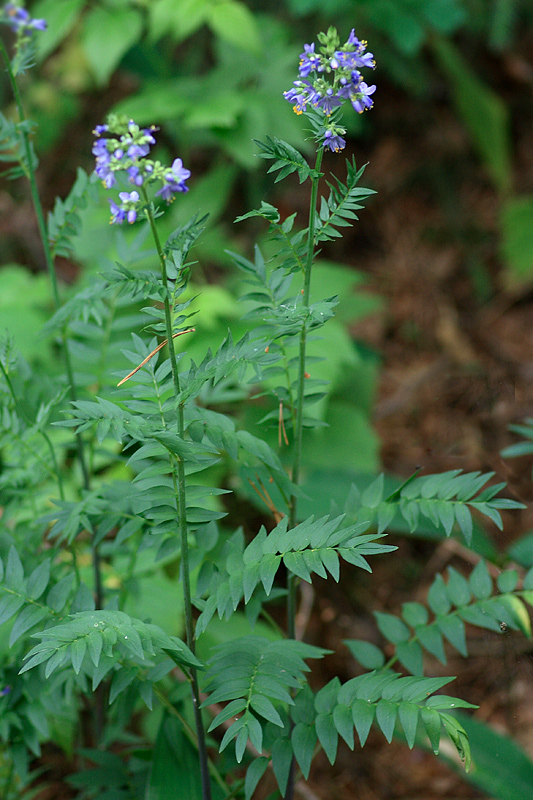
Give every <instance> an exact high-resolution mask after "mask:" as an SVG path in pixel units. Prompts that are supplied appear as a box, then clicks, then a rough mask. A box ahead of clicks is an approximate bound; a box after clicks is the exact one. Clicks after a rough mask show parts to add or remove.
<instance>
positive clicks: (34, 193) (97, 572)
mask: <svg viewBox="0 0 533 800" xmlns="http://www.w3.org/2000/svg"><path fill="white" fill-rule="evenodd" d="M0 52H1V53H2V57H3V59H4V62H5V65H6V68H7V74H8V78H9V83H10V85H11V89H12V92H13V97H14V98H15V103H16V106H17V110H18V115H19V120H20V122H25V121H26V115H25V113H24V106H23V105H22V99H21V96H20V92H19V88H18V84H17V81H16V80H15V75H14V74H13V69H12V66H11V61H10V58H9V54H8V52H7V50H6V48H5V45H4V43H3V41H2V40H1V39H0ZM21 134H22V142H23V145H24V152H25V156H26V162H27V164H26V168H25V165H24V164H22V165H21V166H22V168H23V169H24V171H25V173H26V176H27V178H28V180H29V183H30V193H31V198H32V202H33V208H34V210H35V216H36V217H37V226H38V229H39V236H40V238H41V244H42V247H43V252H44V258H45V262H46V267H47V269H48V274H49V276H50V282H51V284H52V296H53V300H54V307H55V310H56V311H58V310H59V308H60V305H61V301H60V297H59V288H58V281H57V273H56V268H55V264H54V258H53V255H52V251H51V248H50V243H49V241H48V231H47V229H46V222H45V218H44V212H43V207H42V204H41V198H40V197H39V190H38V188H37V179H36V177H35V169H34V165H33V159H32V151H31V144H30V137H29V135H28V132H27V131H25V130H22V131H21ZM61 352H62V354H63V362H64V365H65V372H66V374H67V383H68V386H69V394H70V400H71V402H72V403H75V402H76V400H77V391H76V384H75V382H74V372H73V369H72V362H71V360H70V353H69V350H68V336H67V326H66V324H65V325H63V327H62V329H61ZM75 438H76V448H77V455H78V461H79V464H80V469H81V474H82V481H83V488H84V489H85V491H89V488H90V479H89V470H88V468H87V460H86V457H85V446H84V441H83V437H82V436H81V434H80V433H78V432H77V433H76V434H75ZM72 553H73V557H74V559H75V553H74V549H72ZM91 554H92V564H93V575H94V593H95V603H96V607H97V608H102V605H103V586H102V570H101V564H100V554H99V552H98V547H97V545H96V544H94V539H93V541H92V542H91ZM76 572H77V569H76ZM103 718H104V707H103V702H102V699H101V697H100V696H99V695H97V697H96V703H95V736H96V740H97V741H100V739H101V734H102V728H103Z"/></svg>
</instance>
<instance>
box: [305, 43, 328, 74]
mask: <svg viewBox="0 0 533 800" xmlns="http://www.w3.org/2000/svg"><path fill="white" fill-rule="evenodd" d="M323 69H324V67H323V66H322V59H321V58H320V56H319V55H318V53H315V45H314V42H313V44H304V52H303V53H301V54H300V75H301V76H302V78H307V76H308V75H309V73H310V72H322V71H323Z"/></svg>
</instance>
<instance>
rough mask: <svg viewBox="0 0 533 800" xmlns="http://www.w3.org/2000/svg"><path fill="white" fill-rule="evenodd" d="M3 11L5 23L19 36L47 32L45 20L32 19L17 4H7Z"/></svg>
mask: <svg viewBox="0 0 533 800" xmlns="http://www.w3.org/2000/svg"><path fill="white" fill-rule="evenodd" d="M2 11H3V14H2V16H3V22H6V23H7V24H8V25H9V27H10V28H11V30H13V31H15V33H16V34H17V35H19V36H24V35H26V36H27V35H28V34H29V33H31V31H32V30H36V31H45V30H46V28H47V24H46V20H45V19H32V18H31V17H30V15H29V14H28V12H27V11H26V9H25V8H21V7H20V6H17V5H15V3H6V4H5V6H4V7H3V9H2Z"/></svg>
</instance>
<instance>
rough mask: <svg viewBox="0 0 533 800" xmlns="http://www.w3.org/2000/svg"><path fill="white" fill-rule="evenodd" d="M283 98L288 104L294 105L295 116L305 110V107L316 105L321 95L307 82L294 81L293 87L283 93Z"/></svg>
mask: <svg viewBox="0 0 533 800" xmlns="http://www.w3.org/2000/svg"><path fill="white" fill-rule="evenodd" d="M283 97H284V98H285V100H288V101H289V103H294V106H293V107H294V111H295V112H296V114H302V113H303V112H304V111H306V109H307V105H308V104H311V105H317V103H318V102H319V100H320V99H321V97H322V95H321V94H320V93H319V92H317V91H316V90H315V88H314V87H313V85H312V84H311V83H310V82H309V81H294V86H293V88H292V89H289V90H288V91H287V92H283Z"/></svg>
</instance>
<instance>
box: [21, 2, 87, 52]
mask: <svg viewBox="0 0 533 800" xmlns="http://www.w3.org/2000/svg"><path fill="white" fill-rule="evenodd" d="M84 4H85V0H61V3H58V2H57V0H39V2H37V3H35V4H33V5H32V7H31V15H32V17H33V18H34V19H45V20H46V21H47V23H48V27H47V28H46V30H45V31H42V32H40V33H39V36H36V37H35V39H36V45H37V53H38V57H39V60H41V59H44V58H46V56H48V55H49V54H50V53H51V52H52V51H53V50H55V48H56V47H57V46H58V44H59V43H60V42H62V41H63V39H64V38H65V37H66V36H67V35H68V34H69V33H70V31H71V30H72V28H73V26H74V23H75V22H76V19H77V17H78V16H79V14H80V13H81V11H82V10H83V6H84Z"/></svg>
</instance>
